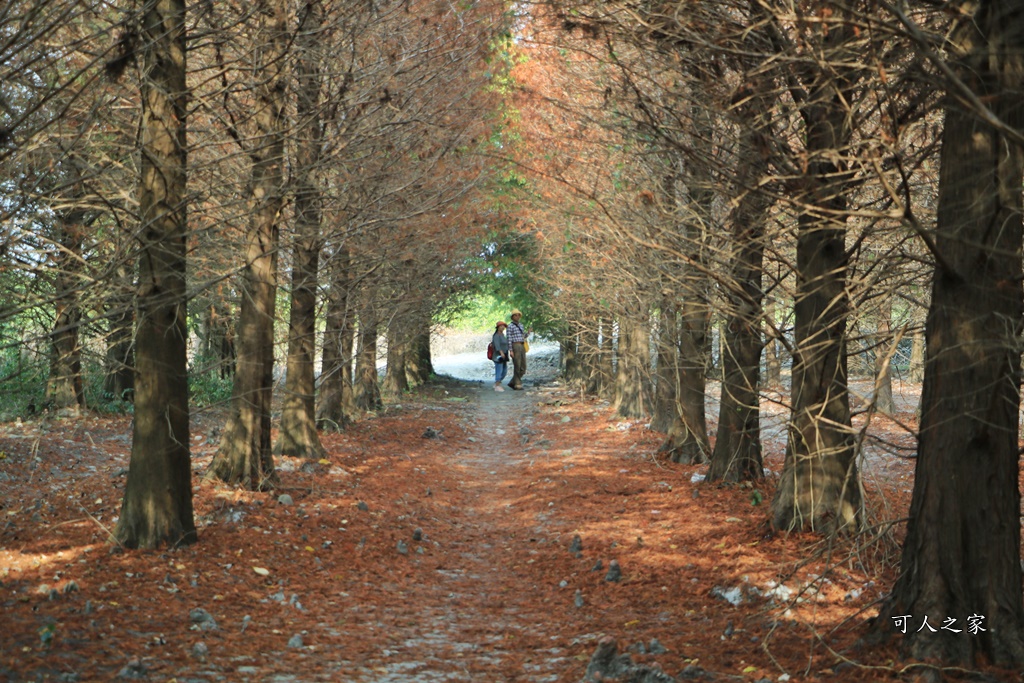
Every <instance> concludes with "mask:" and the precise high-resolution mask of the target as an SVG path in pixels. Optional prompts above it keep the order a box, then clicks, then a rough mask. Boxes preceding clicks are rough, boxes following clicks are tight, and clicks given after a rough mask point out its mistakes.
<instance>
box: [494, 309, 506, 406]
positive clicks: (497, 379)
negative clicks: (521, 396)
mask: <svg viewBox="0 0 1024 683" xmlns="http://www.w3.org/2000/svg"><path fill="white" fill-rule="evenodd" d="M506 327H508V325H506V324H505V322H504V321H502V320H499V321H498V323H497V324H496V325H495V326H494V336H493V337H491V343H492V344H494V358H493V359H492V360H493V361H494V390H495V391H505V388H504V387H502V386H501V380H503V379H505V375H506V373H508V339H507V338H506V337H505V328H506Z"/></svg>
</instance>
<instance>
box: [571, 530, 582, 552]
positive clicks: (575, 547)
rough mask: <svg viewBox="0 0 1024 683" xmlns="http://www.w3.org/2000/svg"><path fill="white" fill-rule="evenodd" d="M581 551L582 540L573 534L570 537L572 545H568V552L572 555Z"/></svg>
mask: <svg viewBox="0 0 1024 683" xmlns="http://www.w3.org/2000/svg"><path fill="white" fill-rule="evenodd" d="M582 551H583V539H582V538H580V535H579V534H575V535H574V536H573V537H572V543H570V544H569V552H570V553H572V554H573V555H575V554H577V553H580V552H582Z"/></svg>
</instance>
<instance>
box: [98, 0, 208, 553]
mask: <svg viewBox="0 0 1024 683" xmlns="http://www.w3.org/2000/svg"><path fill="white" fill-rule="evenodd" d="M141 18H142V55H143V78H142V83H141V86H140V90H141V99H142V123H141V126H140V130H141V133H142V154H141V155H140V156H139V164H140V168H139V172H140V180H139V215H140V217H141V222H142V225H141V229H140V238H141V240H140V243H141V245H142V247H141V249H140V255H139V290H138V296H137V299H136V302H137V307H138V308H137V318H136V319H137V321H138V327H137V330H136V352H135V358H136V382H135V385H136V394H135V419H134V421H133V426H132V453H131V461H130V465H129V470H128V481H127V483H126V485H125V492H124V499H123V501H122V503H121V514H120V516H119V517H118V521H117V526H116V527H115V529H114V538H115V539H116V540H117V542H118V543H121V544H122V545H125V546H127V547H129V548H156V547H159V546H162V545H164V544H166V545H170V546H178V545H183V544H190V543H194V542H195V541H196V540H197V539H198V536H197V534H196V527H195V522H194V519H193V512H192V465H191V457H190V454H189V443H190V439H189V406H188V374H187V368H186V362H187V361H186V341H187V340H186V337H187V329H186V321H185V311H186V290H185V258H186V257H185V236H186V234H187V232H186V231H187V229H188V221H187V219H186V213H185V202H186V168H187V165H186V153H185V149H186V148H185V130H186V111H187V109H186V107H187V102H188V97H187V90H186V85H185V72H186V69H185V54H186V52H185V44H186V41H185V3H184V2H183V0H151V1H150V2H147V3H146V5H145V6H144V7H143V13H142V15H141Z"/></svg>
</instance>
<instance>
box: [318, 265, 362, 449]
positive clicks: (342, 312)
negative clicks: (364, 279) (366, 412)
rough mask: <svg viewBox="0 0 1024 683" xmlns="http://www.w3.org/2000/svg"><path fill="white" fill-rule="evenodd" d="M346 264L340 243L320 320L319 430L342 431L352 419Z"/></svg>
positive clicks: (350, 325)
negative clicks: (322, 349)
mask: <svg viewBox="0 0 1024 683" xmlns="http://www.w3.org/2000/svg"><path fill="white" fill-rule="evenodd" d="M349 267H350V259H349V256H348V249H347V248H346V247H344V246H342V247H341V248H339V249H338V251H337V252H336V253H335V255H334V260H333V269H332V277H331V287H330V290H329V293H328V300H327V314H326V320H325V323H324V352H323V366H322V368H321V373H320V377H321V380H320V402H319V405H318V406H317V424H318V425H319V426H320V427H321V428H322V429H331V430H342V429H344V428H345V427H347V426H348V425H349V424H351V423H352V422H353V421H355V415H356V404H355V394H354V390H353V387H352V360H353V355H352V352H353V348H354V346H355V345H354V343H353V342H354V339H355V325H353V319H354V317H355V316H354V315H353V313H352V311H350V310H349V302H350V301H351V298H350V296H349V287H350V286H351V274H350V273H349Z"/></svg>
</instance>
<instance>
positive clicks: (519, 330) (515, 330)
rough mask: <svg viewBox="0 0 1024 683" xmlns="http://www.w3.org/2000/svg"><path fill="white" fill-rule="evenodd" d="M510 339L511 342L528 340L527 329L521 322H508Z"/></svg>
mask: <svg viewBox="0 0 1024 683" xmlns="http://www.w3.org/2000/svg"><path fill="white" fill-rule="evenodd" d="M508 341H509V343H510V344H515V343H516V342H524V341H526V330H524V329H523V326H522V324H521V323H517V322H515V321H512V322H510V323H509V324H508Z"/></svg>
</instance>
